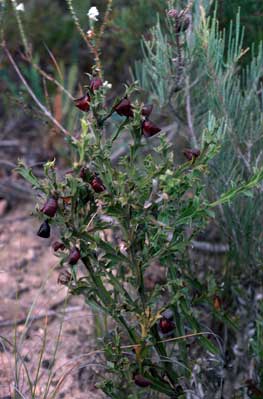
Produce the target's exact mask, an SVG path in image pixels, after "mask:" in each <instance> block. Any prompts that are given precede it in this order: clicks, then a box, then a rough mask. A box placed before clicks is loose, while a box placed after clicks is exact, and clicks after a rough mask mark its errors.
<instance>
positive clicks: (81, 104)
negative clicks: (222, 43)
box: [74, 94, 90, 112]
mask: <svg viewBox="0 0 263 399" xmlns="http://www.w3.org/2000/svg"><path fill="white" fill-rule="evenodd" d="M74 103H75V105H76V107H77V108H79V109H80V110H81V111H84V112H88V111H89V109H90V96H89V95H88V94H85V95H84V96H82V97H80V98H77V99H76V100H74Z"/></svg>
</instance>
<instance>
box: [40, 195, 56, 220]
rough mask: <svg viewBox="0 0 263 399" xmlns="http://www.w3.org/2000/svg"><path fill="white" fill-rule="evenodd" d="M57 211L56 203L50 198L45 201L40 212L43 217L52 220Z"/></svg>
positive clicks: (54, 199)
mask: <svg viewBox="0 0 263 399" xmlns="http://www.w3.org/2000/svg"><path fill="white" fill-rule="evenodd" d="M57 209H58V201H57V199H56V198H54V197H50V198H48V199H47V201H46V203H45V204H44V206H43V208H42V209H41V212H43V213H44V214H45V215H47V216H49V217H51V218H53V216H55V214H56V212H57Z"/></svg>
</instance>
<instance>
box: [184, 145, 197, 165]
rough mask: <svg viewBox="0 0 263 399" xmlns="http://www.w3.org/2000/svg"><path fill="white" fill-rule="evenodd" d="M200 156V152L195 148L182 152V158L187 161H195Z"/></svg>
mask: <svg viewBox="0 0 263 399" xmlns="http://www.w3.org/2000/svg"><path fill="white" fill-rule="evenodd" d="M199 155H200V150H198V149H197V148H194V149H192V150H191V149H186V150H184V156H185V157H186V158H187V159H188V161H193V162H194V161H195V160H196V158H198V157H199Z"/></svg>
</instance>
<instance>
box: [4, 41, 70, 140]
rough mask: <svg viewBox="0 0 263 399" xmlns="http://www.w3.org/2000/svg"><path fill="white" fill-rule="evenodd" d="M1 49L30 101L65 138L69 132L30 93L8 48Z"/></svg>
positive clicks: (31, 92) (32, 93) (30, 90)
mask: <svg viewBox="0 0 263 399" xmlns="http://www.w3.org/2000/svg"><path fill="white" fill-rule="evenodd" d="M2 47H3V49H4V51H5V53H6V55H7V58H8V59H9V61H10V63H11V64H12V66H13V68H14V70H15V71H16V73H17V75H18V77H19V78H20V80H21V82H22V83H23V85H24V86H25V88H26V90H27V91H28V93H29V94H30V96H31V97H32V99H33V100H34V101H35V103H36V104H37V106H38V107H39V108H40V109H41V111H42V112H43V113H44V115H45V116H46V117H48V118H49V119H50V120H51V121H52V122H53V123H54V125H55V126H56V127H57V128H58V129H59V130H60V131H61V132H62V133H63V134H65V136H69V135H70V132H69V131H68V130H66V129H65V128H64V127H63V126H62V125H61V124H60V123H59V122H58V121H57V120H56V119H55V118H54V116H53V115H52V114H51V113H50V112H49V111H48V110H47V108H46V107H45V106H44V105H43V104H42V103H41V102H40V101H39V100H38V98H37V97H36V95H35V94H34V92H33V91H32V89H31V88H30V86H29V85H28V83H27V81H26V80H25V78H24V76H23V75H22V73H21V72H20V69H19V68H18V66H17V64H16V62H15V60H14V58H13V57H12V55H11V53H10V51H9V50H8V48H7V47H6V45H5V44H2Z"/></svg>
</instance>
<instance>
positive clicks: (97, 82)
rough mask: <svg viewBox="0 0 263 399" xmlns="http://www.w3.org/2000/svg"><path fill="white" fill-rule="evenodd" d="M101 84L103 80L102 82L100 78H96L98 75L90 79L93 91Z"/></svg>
mask: <svg viewBox="0 0 263 399" xmlns="http://www.w3.org/2000/svg"><path fill="white" fill-rule="evenodd" d="M102 85H103V82H102V80H101V78H98V77H94V78H92V79H91V81H90V90H91V92H92V93H94V91H96V90H98V89H99V88H100V87H101V86H102Z"/></svg>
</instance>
